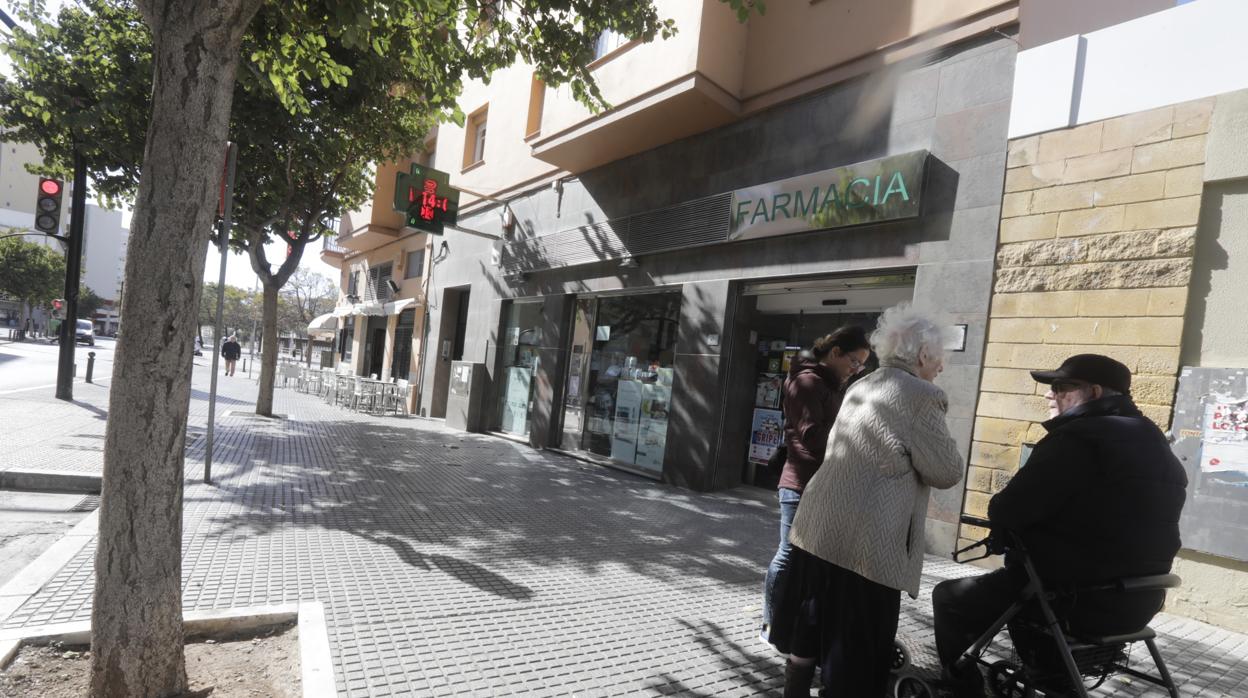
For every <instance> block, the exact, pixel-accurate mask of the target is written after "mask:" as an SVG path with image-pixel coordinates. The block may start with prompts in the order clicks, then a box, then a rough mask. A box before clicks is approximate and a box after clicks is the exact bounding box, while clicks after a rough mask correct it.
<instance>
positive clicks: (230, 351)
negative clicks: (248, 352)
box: [221, 342, 243, 361]
mask: <svg viewBox="0 0 1248 698" xmlns="http://www.w3.org/2000/svg"><path fill="white" fill-rule="evenodd" d="M242 355H243V347H242V346H241V345H239V343H238V342H226V343H225V344H222V345H221V358H223V359H225V360H226V361H238V357H240V356H242Z"/></svg>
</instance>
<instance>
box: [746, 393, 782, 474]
mask: <svg viewBox="0 0 1248 698" xmlns="http://www.w3.org/2000/svg"><path fill="white" fill-rule="evenodd" d="M783 443H784V417H783V416H782V415H781V414H780V410H769V409H764V408H761V407H760V408H755V410H754V422H753V424H752V425H751V426H750V462H751V463H760V464H763V465H766V464H767V461H768V460H769V459H770V458H771V454H773V453H775V452H776V448H777V447H778V446H780V445H781V444H783Z"/></svg>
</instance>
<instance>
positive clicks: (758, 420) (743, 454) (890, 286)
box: [733, 270, 914, 488]
mask: <svg viewBox="0 0 1248 698" xmlns="http://www.w3.org/2000/svg"><path fill="white" fill-rule="evenodd" d="M913 296H914V272H913V270H906V271H900V272H891V273H883V274H877V275H871V276H862V275H859V276H829V277H820V278H809V277H802V278H796V279H769V280H765V281H757V282H751V283H749V284H746V285H745V286H744V287H743V289H742V297H741V299H740V305H739V306H738V318H739V319H738V323H737V325H736V326H737V327H738V328H740V329H741V330H742V331H744V332H746V333H747V336H748V340H749V341H748V345H747V349H746V352H745V353H746V355H745V356H740V357H735V360H734V362H733V364H734V369H735V370H734V371H733V373H734V381H735V380H737V377H739V380H740V381H741V384H740V385H739V386H738V389H739V390H741V391H743V392H744V394H745V395H744V397H745V399H744V400H741V401H740V402H738V403H737V404H742V403H745V404H748V405H749V407H748V409H746V410H741V411H740V412H741V414H739V415H738V416H737V417H736V419H735V422H736V423H737V424H740V426H741V429H742V433H748V443H747V444H744V446H743V448H742V450H741V451H740V462H741V468H742V480H743V481H744V482H747V483H753V484H755V485H757V486H759V487H766V488H775V486H776V483H777V482H778V480H779V477H780V471H779V469H771V468H768V466H767V462H768V460H769V459H770V458H771V456H772V454H773V453H775V450H776V447H778V446H779V445H780V444H782V443H783V440H784V430H783V426H784V413H783V405H782V399H781V398H782V395H783V394H784V382H785V379H786V378H787V376H788V373H789V366H790V362H791V361H792V359H793V357H794V356H796V355H797V353H798V352H799V351H801V350H803V349H809V348H810V347H811V345H812V344H813V343H814V341H815V339H817V338H819V337H822V336H824V335H826V334H829V333H831V332H833V331H834V330H836V329H837V328H839V327H842V326H845V325H859V326H861V327H862V328H863V329H864V330H866V331H867V333H868V334H870V332H871V331H872V330H873V329H875V323H876V320H877V319H878V318H879V315H880V313H882V312H883V311H884V309H885V308H888V307H890V306H893V305H896V304H898V303H902V302H905V301H909V300H911V298H912V297H913ZM738 346H740V345H738ZM873 359H874V357H873ZM870 363H871V365H874V360H872V362H870Z"/></svg>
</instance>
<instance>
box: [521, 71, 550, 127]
mask: <svg viewBox="0 0 1248 698" xmlns="http://www.w3.org/2000/svg"><path fill="white" fill-rule="evenodd" d="M545 104H546V83H545V82H542V79H541V78H539V77H537V73H534V74H533V81H532V82H531V83H530V84H529V120H528V124H527V125H526V126H525V128H524V137H525V138H526V139H527V138H532V137H534V136H536V135H537V134H539V133H541V131H542V109H543V108H544V107H545Z"/></svg>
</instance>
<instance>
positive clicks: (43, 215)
mask: <svg viewBox="0 0 1248 698" xmlns="http://www.w3.org/2000/svg"><path fill="white" fill-rule="evenodd" d="M64 192H65V185H64V184H62V183H61V180H59V179H49V178H47V177H40V178H39V196H38V198H37V199H36V200H35V230H38V231H39V232H41V233H51V234H53V235H56V234H57V231H58V230H59V228H60V225H61V195H62V194H63V193H64Z"/></svg>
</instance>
